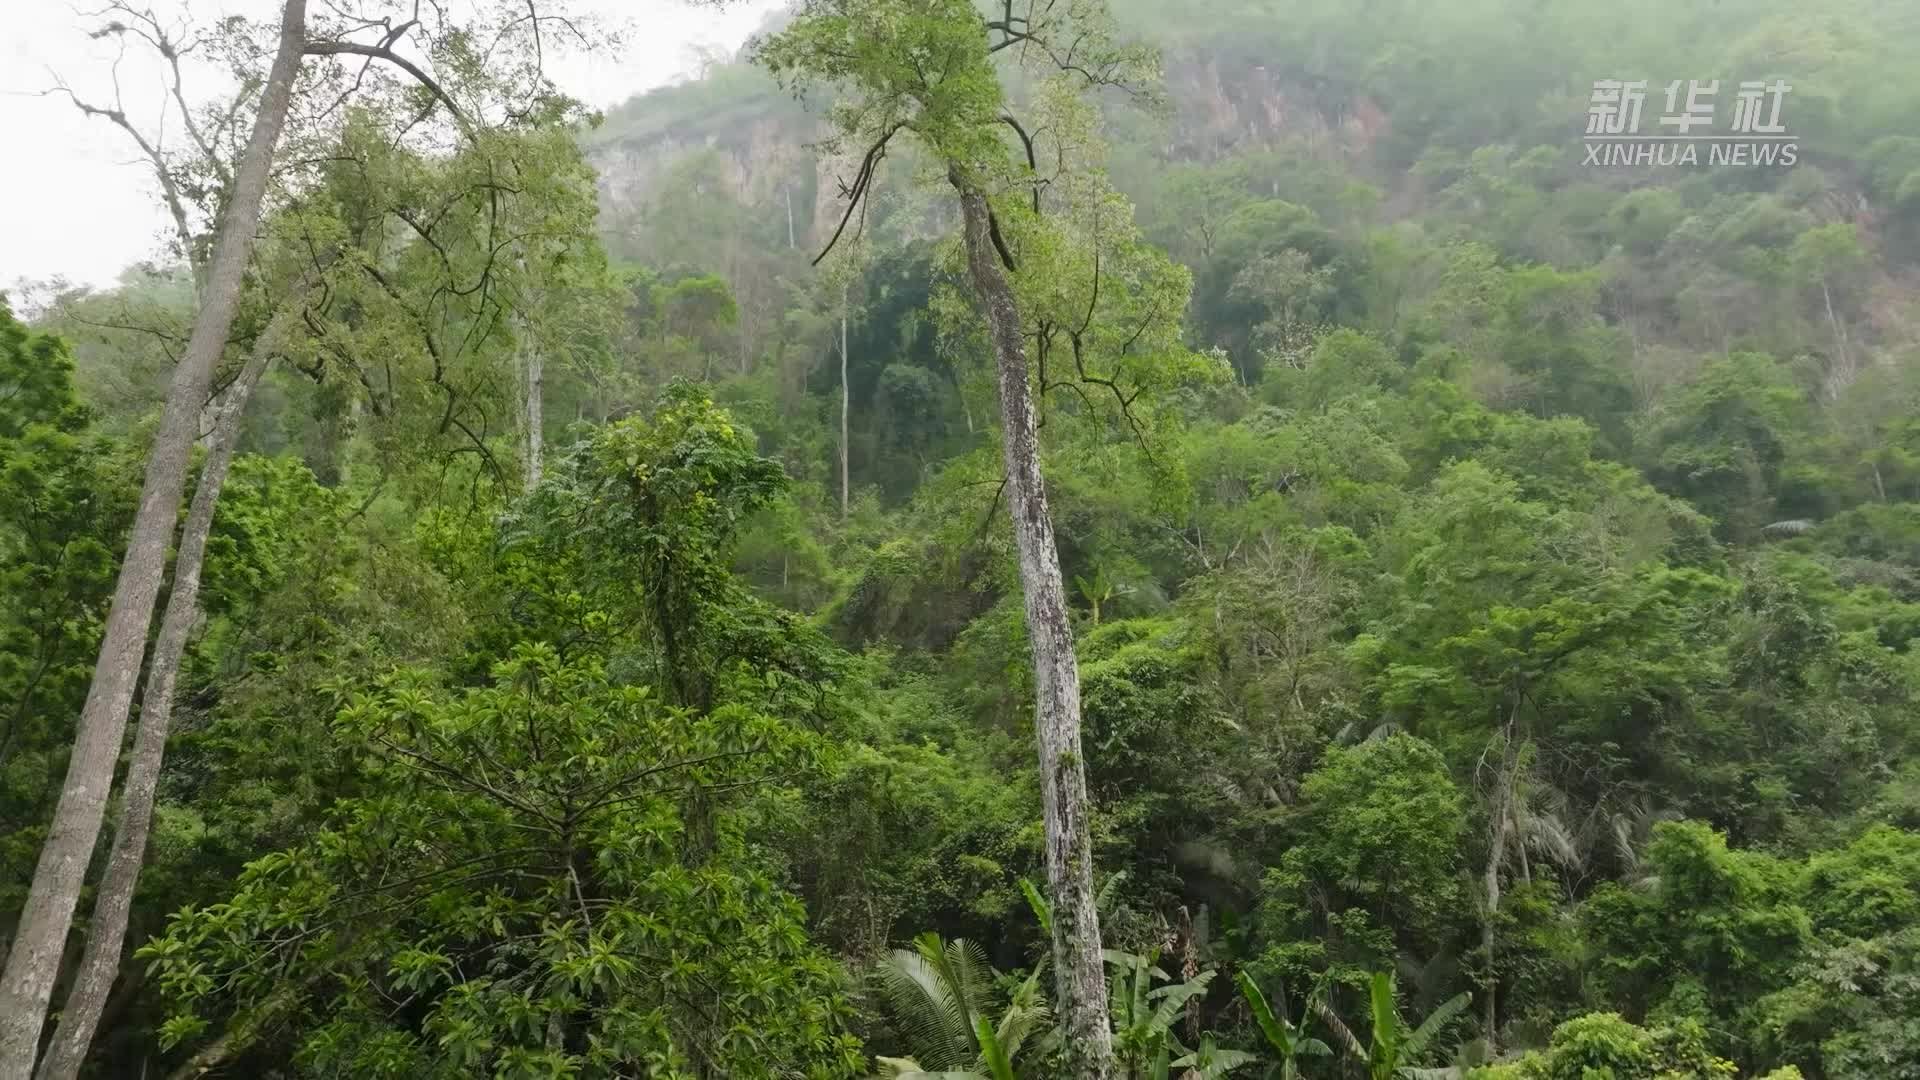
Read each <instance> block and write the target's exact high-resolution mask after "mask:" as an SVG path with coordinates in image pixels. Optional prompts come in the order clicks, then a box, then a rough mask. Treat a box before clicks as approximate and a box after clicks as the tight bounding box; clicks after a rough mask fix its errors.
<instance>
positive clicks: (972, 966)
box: [878, 934, 990, 1069]
mask: <svg viewBox="0 0 1920 1080" xmlns="http://www.w3.org/2000/svg"><path fill="white" fill-rule="evenodd" d="M986 971H987V968H986V963H985V960H984V959H983V958H982V957H981V954H980V953H979V950H978V947H977V946H973V945H971V944H969V943H968V942H965V941H955V942H952V943H951V944H949V943H946V942H942V941H941V940H940V938H939V937H938V936H937V935H934V934H923V935H921V936H920V937H919V938H917V939H915V941H914V948H913V949H895V950H894V951H893V953H892V954H891V955H890V956H889V957H888V958H887V961H886V962H885V963H883V964H882V965H881V966H880V969H879V971H878V976H879V981H880V986H881V989H882V991H883V992H884V995H885V998H886V1002H887V1011H888V1013H889V1014H890V1015H892V1017H893V1019H894V1021H895V1024H896V1026H897V1027H898V1028H899V1030H900V1034H901V1036H902V1038H904V1039H905V1040H906V1042H907V1044H908V1046H909V1047H911V1048H912V1050H913V1051H914V1058H915V1060H917V1061H923V1062H931V1063H932V1064H933V1066H934V1067H935V1068H936V1069H949V1068H960V1067H963V1066H965V1065H967V1064H969V1063H970V1062H972V1061H973V1059H974V1056H975V1054H976V1051H977V1048H976V1046H975V1045H974V1043H975V1037H974V1034H973V1016H974V1004H973V999H974V998H975V997H976V996H977V995H978V994H980V993H982V992H984V990H985V988H986V987H987V986H988V985H989V983H990V977H989V976H986V975H985V974H984V973H985V972H986Z"/></svg>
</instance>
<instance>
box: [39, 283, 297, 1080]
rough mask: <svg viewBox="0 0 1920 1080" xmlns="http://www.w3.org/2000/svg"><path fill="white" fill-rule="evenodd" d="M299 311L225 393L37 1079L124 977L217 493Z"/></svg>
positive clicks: (67, 1070) (269, 333)
mask: <svg viewBox="0 0 1920 1080" xmlns="http://www.w3.org/2000/svg"><path fill="white" fill-rule="evenodd" d="M299 308H300V305H299V301H298V299H297V298H296V299H295V300H294V301H292V302H289V303H288V304H287V305H286V306H284V307H282V308H281V309H280V311H279V312H278V313H277V314H276V315H275V316H274V317H273V320H272V321H271V322H269V323H268V324H267V328H266V331H265V332H264V333H262V334H261V335H260V338H259V340H258V341H256V342H254V346H253V354H252V355H251V356H249V357H248V358H247V364H246V366H245V367H244V368H242V369H241V370H240V376H239V378H237V379H235V380H234V382H233V385H232V386H231V387H229V388H228V390H227V395H226V398H225V400H224V401H222V402H221V403H220V407H219V408H218V409H217V410H216V412H215V418H214V423H213V432H212V434H211V436H210V437H209V440H208V449H207V460H206V464H204V465H203V466H201V469H200V481H199V483H198V484H197V485H195V487H194V491H193V505H192V506H191V507H190V508H189V509H188V510H187V523H186V525H185V526H184V527H183V528H182V529H181V532H180V553H179V554H178V555H176V556H175V557H174V560H173V591H172V592H171V593H169V594H168V596H167V609H166V613H165V614H164V615H162V616H161V618H160V636H159V638H158V639H157V640H156V641H155V642H154V646H153V658H152V659H151V660H150V661H148V663H147V684H146V688H145V689H144V690H143V691H141V695H140V725H139V728H138V730H137V731H136V733H135V734H134V737H133V759H132V760H131V761H130V762H129V763H128V764H127V782H126V786H125V788H124V790H123V792H122V794H121V798H120V820H119V825H118V827H117V828H116V829H115V830H114V837H113V853H112V854H111V855H109V856H108V857H107V869H106V873H105V874H104V875H103V876H102V877H101V879H100V888H99V895H98V896H97V897H96V898H95V899H94V902H93V918H92V919H91V920H89V922H88V924H87V946H86V950H85V951H84V952H83V953H81V955H80V970H79V972H78V973H77V974H76V975H75V976H74V981H73V988H72V989H70V990H68V991H67V1002H66V1006H65V1007H64V1008H62V1009H61V1010H60V1022H59V1024H58V1026H56V1027H55V1028H54V1032H53V1042H52V1043H51V1044H50V1045H49V1046H48V1047H47V1053H46V1056H45V1057H44V1058H43V1059H41V1062H40V1068H39V1071H38V1072H36V1073H35V1074H34V1077H35V1080H74V1078H75V1077H77V1076H79V1075H80V1067H81V1066H82V1065H84V1064H85V1063H86V1060H87V1049H88V1047H89V1046H91V1045H92V1044H93V1033H94V1031H95V1029H96V1028H98V1027H99V1024H100V1016H101V1014H102V1013H103V1012H105V1011H106V1007H107V997H108V995H109V994H110V993H111V992H112V990H113V983H114V979H115V978H117V977H118V976H119V973H120V952H121V948H122V947H123V946H124V945H125V944H126V939H127V918H128V915H129V913H131V911H132V910H133V894H134V890H135V889H136V888H137V887H138V886H139V884H140V865H141V863H142V862H143V861H144V860H145V858H146V852H147V832H148V828H149V827H150V826H151V825H152V823H153V799H154V792H155V790H156V789H157V788H158V786H159V781H160V769H161V766H162V765H163V764H164V762H165V760H166V753H167V729H168V727H169V725H170V724H171V723H172V720H173V695H174V683H175V681H176V680H177V679H178V678H179V675H180V661H181V659H182V658H183V657H184V656H186V652H187V640H188V638H190V637H191V636H192V634H193V626H194V623H195V622H196V621H197V620H198V619H199V614H200V604H199V600H200V571H201V568H202V567H203V566H204V565H205V562H206V554H207V537H208V535H209V534H210V533H211V532H212V531H213V514H214V509H215V507H216V506H218V505H219V501H220V489H221V487H222V486H223V485H225V484H226V481H227V468H228V466H230V465H232V464H233V448H234V444H235V443H236V442H238V441H239V435H240V418H241V416H242V414H243V413H245V411H246V407H247V399H248V398H249V397H251V396H252V395H253V387H254V384H255V383H257V382H259V381H260V375H261V373H262V372H264V371H265V370H266V368H267V363H268V361H269V359H270V358H271V357H272V355H273V352H274V350H275V349H277V348H278V347H279V345H280V343H281V341H282V340H283V339H284V338H285V337H286V334H287V332H288V331H289V330H291V329H292V328H293V323H294V320H295V319H296V318H297V317H298V313H299Z"/></svg>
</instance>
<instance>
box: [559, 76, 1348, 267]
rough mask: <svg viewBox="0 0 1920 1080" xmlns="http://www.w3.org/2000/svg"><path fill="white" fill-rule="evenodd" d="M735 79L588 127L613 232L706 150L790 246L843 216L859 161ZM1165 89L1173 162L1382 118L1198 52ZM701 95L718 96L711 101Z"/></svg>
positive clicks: (1329, 144) (1310, 138)
mask: <svg viewBox="0 0 1920 1080" xmlns="http://www.w3.org/2000/svg"><path fill="white" fill-rule="evenodd" d="M720 70H721V71H722V72H723V73H727V74H726V76H725V77H726V78H728V79H730V80H732V81H733V83H734V85H733V86H732V88H731V91H730V92H729V93H726V94H719V93H717V92H714V91H710V90H708V89H707V85H708V84H706V83H700V82H695V83H684V84H681V85H678V86H673V87H667V88H665V89H662V90H657V91H654V92H652V93H650V94H647V95H645V96H643V97H640V98H636V99H634V100H633V101H632V102H629V103H628V104H627V105H625V106H623V107H621V108H620V109H617V110H615V111H614V115H613V116H612V117H611V118H610V120H609V122H608V125H607V128H606V130H604V131H602V132H600V133H598V134H596V135H595V136H594V137H593V139H592V141H591V142H590V144H589V147H588V159H589V160H590V161H591V162H592V163H593V165H594V167H595V168H596V169H597V170H598V171H599V174H600V205H601V207H602V210H603V213H604V220H605V222H606V225H607V227H608V228H609V229H610V230H613V231H617V232H627V231H629V230H631V229H633V228H634V227H635V226H636V224H637V223H638V222H640V221H642V220H644V215H645V214H646V212H647V210H648V206H649V204H650V202H651V201H652V199H653V196H654V193H655V192H657V191H659V190H660V188H661V186H662V185H663V184H664V183H666V182H667V179H666V178H667V177H668V176H669V174H670V172H671V170H672V168H673V166H674V164H675V163H676V162H678V161H681V160H684V159H686V158H687V157H689V156H690V155H693V154H696V153H701V152H709V151H710V152H712V153H714V154H716V155H718V158H719V160H720V163H721V165H720V170H719V171H720V175H721V178H722V182H723V183H724V184H725V186H726V188H727V194H728V195H730V196H731V197H732V198H734V199H737V200H739V201H741V202H743V203H745V204H747V205H749V206H755V207H760V208H764V209H768V210H770V211H777V215H776V216H780V215H785V213H786V210H787V206H788V204H789V203H790V204H791V207H792V217H793V222H794V224H793V237H794V242H795V244H796V245H799V246H812V247H814V248H816V249H817V248H818V247H819V246H820V245H822V244H824V243H825V242H826V239H827V237H828V236H829V235H831V233H832V231H833V229H834V227H835V226H836V225H838V224H839V220H840V216H839V211H840V206H841V190H840V189H841V185H842V182H843V181H845V180H848V179H850V178H851V176H852V173H853V170H854V169H855V167H856V165H857V163H856V161H855V160H853V158H854V155H851V154H849V153H848V152H846V151H842V152H840V153H839V154H838V155H834V154H828V153H827V152H825V151H824V150H823V149H822V147H821V146H820V145H819V144H820V143H821V141H822V140H823V139H824V138H825V137H826V135H827V134H828V130H827V125H826V124H825V123H824V121H823V120H822V118H821V117H820V116H819V115H817V114H809V113H807V112H805V111H803V110H802V109H801V108H800V107H799V106H798V105H797V104H796V103H795V102H794V101H793V100H792V99H791V98H790V97H788V96H787V95H786V94H785V93H784V92H783V91H781V90H780V89H779V88H778V87H777V86H775V85H774V84H773V82H772V81H771V80H770V79H766V78H764V77H757V78H756V77H752V76H749V75H747V74H746V73H744V72H742V71H741V70H739V69H737V68H723V69H720ZM1166 88H1167V94H1168V97H1169V98H1170V100H1171V102H1172V105H1173V109H1174V115H1173V117H1172V118H1171V120H1170V122H1168V123H1166V124H1165V126H1164V131H1165V135H1164V141H1163V143H1162V144H1161V153H1162V154H1163V155H1164V156H1165V158H1166V159H1167V160H1169V161H1206V160H1211V159H1213V158H1217V157H1220V156H1222V155H1225V154H1227V153H1229V152H1232V151H1235V150H1238V149H1243V148H1245V147H1248V146H1257V145H1262V144H1280V143H1286V144H1288V145H1290V146H1294V147H1301V148H1304V149H1305V150H1306V152H1308V153H1311V154H1314V155H1316V156H1326V157H1342V158H1344V157H1352V156H1356V155H1359V154H1363V153H1365V152H1366V150H1367V149H1368V147H1369V146H1371V145H1372V143H1373V142H1374V140H1375V139H1377V138H1378V137H1379V136H1380V135H1381V134H1382V133H1383V131H1384V129H1385V126H1386V116H1385V113H1384V112H1382V110H1381V109H1380V108H1379V107H1378V106H1376V105H1375V104H1374V103H1373V102H1371V101H1369V100H1366V99H1359V100H1352V99H1347V98H1343V97H1342V96H1341V95H1340V94H1339V93H1338V92H1336V91H1333V90H1330V89H1328V88H1326V87H1323V86H1316V85H1313V84H1312V83H1311V81H1303V80H1300V79H1297V78H1292V77H1290V75H1289V73H1288V72H1286V71H1283V70H1281V69H1280V68H1278V67H1269V66H1266V65H1264V64H1261V63H1259V62H1257V61H1244V60H1238V59H1227V58H1222V57H1220V56H1218V55H1214V54H1210V53H1206V52H1190V53H1185V54H1182V55H1179V56H1174V57H1169V59H1168V63H1167V76H1166ZM709 98H715V99H717V100H713V101H711V102H709V100H708V99H709Z"/></svg>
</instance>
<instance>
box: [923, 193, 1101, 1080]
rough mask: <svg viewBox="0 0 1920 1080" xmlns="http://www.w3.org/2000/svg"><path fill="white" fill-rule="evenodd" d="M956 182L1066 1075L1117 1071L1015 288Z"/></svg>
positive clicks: (982, 203) (981, 198) (980, 198)
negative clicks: (1016, 611)
mask: <svg viewBox="0 0 1920 1080" xmlns="http://www.w3.org/2000/svg"><path fill="white" fill-rule="evenodd" d="M952 179H953V184H954V187H955V188H957V189H958V191H959V195H960V211H961V217H962V220H963V224H964V229H965V239H966V250H967V270H968V276H969V277H970V278H971V279H972V281H973V286H974V290H975V291H976V292H977V293H978V294H979V297H980V303H981V307H982V308H983V309H985V312H986V318H987V327H988V331H989V337H990V339H991V341H992V343H993V352H994V359H995V365H996V368H997V370H998V375H999V382H1000V418H1001V424H1002V428H1003V431H1002V438H1003V440H1004V450H1005V456H1006V470H1007V504H1008V508H1009V510H1010V511H1011V513H1012V516H1013V534H1014V544H1015V547H1016V548H1017V550H1018V552H1019V560H1020V585H1021V591H1022V592H1023V593H1024V594H1025V597H1026V615H1027V637H1028V640H1029V642H1030V643H1031V644H1032V646H1033V681H1034V691H1035V697H1036V702H1035V709H1034V728H1035V734H1036V740H1035V741H1036V742H1037V743H1038V747H1039V757H1040V792H1041V808H1042V811H1043V813H1044V814H1045V817H1046V845H1047V855H1046V858H1047V887H1048V891H1049V892H1050V894H1051V896H1052V900H1053V961H1054V963H1053V970H1054V991H1055V1001H1056V1011H1057V1013H1058V1016H1059V1018H1060V1022H1061V1026H1062V1029H1063V1032H1064V1034H1065V1036H1066V1040H1065V1041H1066V1045H1067V1054H1068V1071H1067V1075H1069V1076H1072V1077H1074V1078H1075V1080H1106V1078H1107V1077H1109V1076H1111V1075H1112V1074H1113V1034H1112V1030H1111V1027H1110V1023H1109V1019H1108V1013H1107V978H1106V967H1105V961H1104V958H1103V956H1102V954H1101V945H1100V919H1099V914H1098V912H1096V910H1095V909H1094V890H1093V848H1092V840H1091V830H1090V821H1089V816H1090V811H1091V808H1090V806H1089V803H1088V799H1087V777H1086V768H1085V763H1084V760H1083V759H1082V757H1081V752H1080V668H1079V664H1078V662H1077V661H1076V659H1075V657H1074V651H1073V629H1072V627H1071V626H1070V624H1069V623H1068V621H1067V596H1066V587H1065V585H1064V583H1063V582H1062V579H1061V575H1060V554H1059V551H1058V550H1057V549H1056V548H1055V546H1054V539H1053V518H1052V515H1051V514H1050V512H1049V511H1048V509H1047V489H1046V483H1045V480H1044V478H1043V477H1042V476H1041V472H1040V444H1039V438H1038V433H1037V431H1036V429H1035V424H1034V411H1033V394H1032V390H1031V389H1030V387H1029V384H1028V374H1027V353H1026V342H1025V340H1024V339H1023V337H1022V335H1021V329H1020V312H1019V308H1018V305H1017V303H1016V301H1015V299H1014V295H1013V288H1012V286H1011V284H1010V283H1009V282H1008V281H1007V278H1006V274H1005V273H1004V272H1003V271H1002V269H1001V266H1000V263H999V261H998V259H999V256H998V253H997V252H996V250H995V247H994V244H993V242H992V238H991V235H990V232H989V230H990V229H991V227H992V226H991V223H990V219H989V213H990V211H989V208H988V206H987V199H986V196H985V194H983V193H982V192H981V191H980V190H979V189H978V188H977V187H975V186H974V185H973V184H972V183H971V182H970V181H968V180H967V179H966V178H965V177H964V176H962V175H961V174H960V173H959V172H958V171H956V172H955V173H954V174H953V177H952Z"/></svg>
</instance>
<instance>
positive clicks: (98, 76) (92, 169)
mask: <svg viewBox="0 0 1920 1080" xmlns="http://www.w3.org/2000/svg"><path fill="white" fill-rule="evenodd" d="M151 2H152V6H153V7H154V9H155V11H156V12H158V13H160V14H161V15H162V16H167V15H173V14H178V13H181V12H183V11H184V12H186V13H188V14H189V15H190V17H191V18H192V19H193V21H194V22H195V23H196V24H205V23H212V22H213V21H215V20H216V19H218V18H220V17H221V16H224V15H229V14H244V15H251V16H255V17H259V18H271V17H272V16H273V15H274V14H275V13H276V12H277V11H278V7H279V6H278V3H277V2H276V0H151ZM0 6H4V7H6V8H8V9H9V10H8V12H7V23H8V28H7V33H6V35H5V37H4V40H0V137H4V138H5V140H6V143H5V145H6V151H7V154H8V156H9V160H8V161H7V162H6V163H5V164H3V165H0V287H5V286H6V285H8V284H11V283H12V282H14V281H16V280H19V279H22V278H26V279H44V278H51V277H54V276H58V275H64V276H65V277H67V278H69V279H71V280H73V281H75V282H78V283H88V284H94V285H104V284H110V283H112V281H113V280H114V278H115V277H116V276H117V275H118V274H119V272H120V270H121V268H122V267H124V266H126V265H127V264H128V263H131V262H134V261H136V260H139V259H143V258H148V257H150V256H152V255H153V254H155V253H156V252H157V251H158V250H159V248H160V244H159V236H160V234H161V231H162V230H163V229H164V228H165V220H166V218H165V213H164V211H163V210H162V209H161V207H160V203H159V201H158V197H157V194H156V190H155V185H154V183H153V181H152V179H151V177H150V175H149V172H148V168H149V167H148V165H147V164H146V163H145V162H144V161H143V160H140V159H138V157H137V155H138V151H137V150H136V149H134V147H133V146H132V144H131V142H130V140H129V139H128V138H127V135H126V133H125V132H123V131H121V130H120V129H119V128H117V127H115V126H113V125H112V124H110V123H108V122H107V121H105V120H101V119H87V118H83V117H82V116H81V115H80V113H79V112H78V111H77V110H75V109H74V107H73V105H72V104H71V103H70V102H68V101H67V99H66V98H65V97H41V96H37V93H38V92H39V91H41V90H45V89H46V88H48V87H50V86H52V85H53V83H54V79H55V76H56V75H57V76H59V77H60V78H63V79H64V80H65V81H66V82H67V83H68V84H69V85H71V86H72V87H73V88H74V89H75V91H76V92H78V93H79V94H80V95H81V96H82V97H90V98H91V99H93V100H95V101H97V102H104V101H109V100H111V98H112V84H111V82H110V81H109V72H110V70H111V66H112V62H113V58H114V55H115V53H116V51H117V50H116V48H115V47H114V46H113V45H112V44H111V43H110V42H97V41H91V40H89V39H88V38H87V35H86V33H85V32H84V29H83V28H84V27H86V26H90V25H95V24H96V23H95V21H94V20H89V19H87V18H86V17H85V16H84V15H83V14H81V13H82V12H85V11H88V10H93V9H96V8H97V7H98V6H99V5H97V4H93V3H91V0H77V2H75V3H72V4H70V3H68V2H64V0H0ZM569 6H570V8H571V10H573V11H578V12H588V11H591V12H596V13H598V14H600V15H602V16H603V17H606V18H608V19H615V20H625V22H626V31H627V35H626V36H627V43H626V46H625V48H624V49H622V51H621V52H620V54H619V55H617V56H594V57H575V58H570V59H567V60H564V61H561V62H560V63H558V64H553V63H552V61H551V58H550V60H549V62H550V65H552V71H553V74H554V77H555V79H556V80H557V81H558V82H559V83H560V84H561V85H562V86H563V87H564V88H566V89H567V90H568V91H569V92H571V93H573V94H574V95H576V96H578V97H579V98H581V99H582V100H584V101H586V102H588V103H589V104H592V105H595V106H602V107H604V106H607V105H612V104H616V103H618V102H620V101H624V100H625V99H626V98H627V97H628V96H629V95H631V94H634V93H637V92H639V91H642V90H645V89H648V88H649V87H653V86H659V85H661V84H663V83H667V82H671V81H673V80H674V79H675V78H677V77H680V76H683V75H685V74H686V73H687V72H689V71H690V70H692V69H693V68H694V66H695V64H696V56H697V53H696V50H697V49H699V48H703V47H705V48H715V47H717V48H721V49H725V50H732V49H734V48H736V47H738V46H739V45H740V43H741V42H743V41H745V40H746V38H747V36H748V35H749V34H750V33H752V32H753V30H754V28H755V27H757V26H758V25H759V24H760V21H761V19H763V18H764V17H765V16H766V15H767V14H768V13H769V12H771V11H773V10H774V9H775V8H777V7H778V6H779V2H778V0H745V2H741V3H736V4H732V5H729V6H728V8H727V9H726V10H725V11H724V12H723V13H717V12H715V11H713V10H711V9H709V8H705V7H693V6H691V5H688V4H686V3H683V2H680V0H572V2H571V4H570V5H569ZM120 78H121V85H122V88H123V90H124V91H125V100H126V101H127V105H128V112H129V115H131V116H133V117H134V118H135V121H136V122H139V120H140V119H142V116H141V114H142V112H143V111H144V113H145V117H144V118H145V119H146V120H147V121H148V124H149V126H152V124H153V123H154V122H157V119H158V103H159V100H160V96H161V94H160V91H161V88H162V86H163V84H162V83H161V82H160V70H159V68H158V66H157V64H155V63H151V62H148V58H147V57H145V56H139V55H136V53H135V52H134V50H131V49H129V50H128V55H127V57H126V59H125V60H124V61H123V62H122V64H121V68H120ZM190 79H191V76H189V80H190ZM188 92H189V94H190V95H191V93H192V85H191V82H190V81H189V85H188ZM148 103H150V104H148ZM143 104H145V105H146V106H147V107H145V108H144V109H142V108H141V106H142V105H143Z"/></svg>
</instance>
